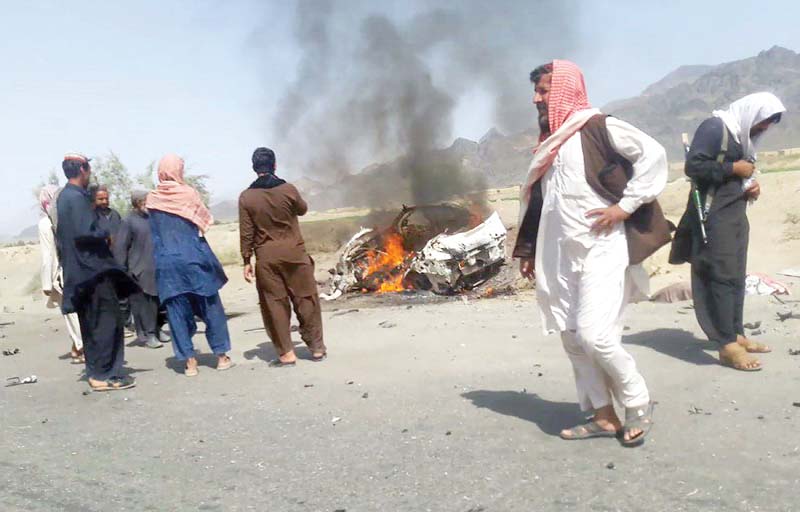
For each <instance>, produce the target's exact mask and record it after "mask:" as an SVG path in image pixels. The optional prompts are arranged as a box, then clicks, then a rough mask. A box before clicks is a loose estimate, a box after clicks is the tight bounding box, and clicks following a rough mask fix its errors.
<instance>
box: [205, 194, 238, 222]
mask: <svg viewBox="0 0 800 512" xmlns="http://www.w3.org/2000/svg"><path fill="white" fill-rule="evenodd" d="M209 209H210V210H211V215H213V216H214V221H215V222H235V221H237V220H239V201H238V200H234V199H230V200H226V201H220V202H218V203H215V204H212V205H211V207H210V208H209Z"/></svg>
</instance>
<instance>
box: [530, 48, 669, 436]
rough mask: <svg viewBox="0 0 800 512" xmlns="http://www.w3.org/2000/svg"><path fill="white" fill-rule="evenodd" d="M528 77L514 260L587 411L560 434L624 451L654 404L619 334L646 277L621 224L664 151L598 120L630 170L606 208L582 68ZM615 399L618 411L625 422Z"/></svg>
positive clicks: (658, 183)
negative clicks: (612, 443) (531, 284)
mask: <svg viewBox="0 0 800 512" xmlns="http://www.w3.org/2000/svg"><path fill="white" fill-rule="evenodd" d="M531 81H532V82H533V83H534V85H535V99H534V103H535V104H536V106H537V109H538V110H539V124H540V128H541V130H542V134H541V136H540V144H539V146H538V147H537V149H536V151H535V155H534V158H533V161H532V162H531V167H530V170H529V174H528V178H527V180H526V183H525V184H524V185H523V187H522V197H521V211H520V220H521V222H520V235H519V238H520V239H519V240H518V241H517V246H516V247H515V250H514V256H515V257H520V258H521V262H520V270H521V272H522V274H523V275H524V276H526V277H529V278H530V277H532V276H533V274H534V273H535V278H536V291H537V298H538V302H539V307H540V309H541V313H542V319H543V325H544V329H545V331H546V332H547V333H555V332H559V333H560V334H561V338H562V342H563V345H564V349H565V351H566V352H567V355H568V356H569V358H570V361H571V363H572V366H573V369H574V372H575V381H576V386H577V391H578V400H579V403H580V407H581V409H582V410H583V411H588V412H590V413H591V414H592V415H593V416H592V418H591V419H590V420H589V422H588V423H586V424H584V425H579V426H576V427H574V428H571V429H567V430H564V431H562V433H561V437H562V438H564V439H587V438H590V437H619V438H620V440H621V442H622V443H623V444H625V445H627V446H638V445H640V444H642V443H643V442H644V436H645V435H646V433H647V431H648V430H649V427H650V426H651V424H652V404H651V400H650V394H649V392H648V389H647V385H646V383H645V381H644V378H643V377H642V375H641V374H640V373H639V370H638V369H637V367H636V363H635V361H634V360H633V358H632V357H631V355H630V354H629V353H628V352H627V351H626V350H625V348H624V347H623V346H622V344H621V336H622V328H623V323H622V318H623V312H624V310H625V306H626V304H627V303H628V300H629V298H630V297H631V296H632V294H634V293H637V288H638V289H639V291H640V292H643V293H646V284H647V283H646V281H647V275H646V274H645V273H644V271H643V270H642V269H641V267H640V266H638V265H635V266H629V263H630V259H629V247H628V241H627V236H626V227H625V221H626V220H627V219H628V218H629V217H630V216H631V214H633V213H634V212H635V211H636V210H637V209H638V208H639V207H640V206H642V205H644V204H647V203H650V202H652V201H653V200H654V199H655V198H656V196H657V195H658V194H659V193H660V192H661V191H662V190H663V188H664V186H665V184H666V180H667V159H666V153H665V151H664V148H663V147H662V146H661V145H660V144H658V143H657V142H656V141H655V140H653V139H652V138H651V137H649V136H647V135H646V134H644V133H642V132H641V131H639V130H638V129H636V128H634V127H633V126H631V125H630V124H628V123H625V122H624V121H620V120H618V119H615V118H613V117H607V118H605V126H606V130H607V139H608V141H609V142H610V145H611V146H612V148H611V150H613V151H615V152H616V153H617V154H619V155H621V156H622V157H624V158H625V159H626V160H627V161H628V162H630V165H631V167H632V176H630V177H629V179H628V181H627V185H626V186H625V187H624V192H623V193H622V197H621V199H619V201H618V202H617V203H616V204H613V203H612V202H610V201H609V200H608V199H607V198H606V197H603V196H602V195H600V194H599V193H598V192H597V191H596V190H595V188H593V187H592V186H591V185H590V183H589V181H588V180H587V169H586V168H585V166H584V148H583V145H582V138H581V130H582V129H584V127H585V125H586V123H587V122H588V121H589V120H590V119H591V118H593V117H595V116H598V114H600V111H599V110H598V109H593V108H590V106H589V103H588V100H587V97H586V91H585V86H584V82H583V76H582V74H581V72H580V70H579V69H578V67H577V66H576V65H575V64H573V63H571V62H567V61H561V60H556V61H553V62H552V63H550V64H546V65H544V66H540V67H539V68H537V69H536V70H534V71H533V72H532V73H531ZM538 187H540V188H538ZM534 191H536V192H534ZM532 193H536V194H537V197H538V203H537V205H538V206H537V212H539V217H538V223H536V222H533V224H535V226H532V225H531V222H529V220H530V219H531V218H532V217H531V215H532V212H530V211H529V206H530V205H531V203H532V200H531V195H532ZM532 208H533V207H531V209H532ZM538 208H540V210H539V209H538ZM659 214H660V210H659ZM526 237H527V238H528V241H529V242H531V243H527V244H526V243H525V239H526ZM531 238H533V240H531ZM534 269H535V270H534ZM614 398H616V399H617V401H618V402H620V403H621V404H622V406H623V407H624V408H625V411H626V415H625V417H626V420H625V425H624V426H623V425H622V422H621V421H620V419H619V418H618V417H617V415H616V413H615V411H614V404H613V399H614Z"/></svg>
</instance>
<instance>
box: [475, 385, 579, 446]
mask: <svg viewBox="0 0 800 512" xmlns="http://www.w3.org/2000/svg"><path fill="white" fill-rule="evenodd" d="M461 396H462V397H464V398H466V399H467V400H470V401H472V404H473V405H474V406H475V407H478V408H481V409H491V410H492V411H494V412H496V413H499V414H504V415H506V416H514V417H517V418H519V419H522V420H525V421H530V422H532V423H535V424H536V426H538V427H539V429H540V430H541V431H542V432H544V433H545V434H548V435H551V436H558V434H559V432H561V430H562V429H564V428H569V427H572V426H574V425H577V424H579V423H583V422H584V421H585V418H584V417H583V415H582V414H581V411H580V409H579V408H578V404H576V403H573V402H552V401H550V400H546V399H544V398H542V397H540V396H539V395H537V394H535V393H532V394H529V393H523V392H521V391H490V390H485V389H482V390H477V391H470V392H468V393H462V394H461Z"/></svg>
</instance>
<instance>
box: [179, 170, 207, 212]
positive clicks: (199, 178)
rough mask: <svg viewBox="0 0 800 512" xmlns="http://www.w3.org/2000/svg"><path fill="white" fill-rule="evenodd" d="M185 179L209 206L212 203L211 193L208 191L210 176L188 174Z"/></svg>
mask: <svg viewBox="0 0 800 512" xmlns="http://www.w3.org/2000/svg"><path fill="white" fill-rule="evenodd" d="M184 179H185V180H186V183H187V184H188V185H191V186H192V187H194V189H195V190H197V192H198V193H199V194H200V197H202V198H203V203H205V205H206V206H208V203H209V202H210V201H211V192H209V190H208V183H207V181H208V174H187V175H186V176H185V177H184Z"/></svg>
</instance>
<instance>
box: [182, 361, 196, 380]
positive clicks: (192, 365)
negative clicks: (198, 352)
mask: <svg viewBox="0 0 800 512" xmlns="http://www.w3.org/2000/svg"><path fill="white" fill-rule="evenodd" d="M183 373H184V374H185V375H186V376H187V377H194V376H196V375H197V374H198V371H197V359H195V358H194V357H190V358H189V359H187V360H186V369H185V370H184V371H183Z"/></svg>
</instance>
